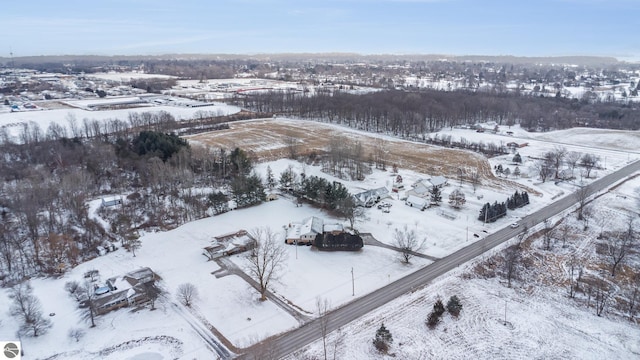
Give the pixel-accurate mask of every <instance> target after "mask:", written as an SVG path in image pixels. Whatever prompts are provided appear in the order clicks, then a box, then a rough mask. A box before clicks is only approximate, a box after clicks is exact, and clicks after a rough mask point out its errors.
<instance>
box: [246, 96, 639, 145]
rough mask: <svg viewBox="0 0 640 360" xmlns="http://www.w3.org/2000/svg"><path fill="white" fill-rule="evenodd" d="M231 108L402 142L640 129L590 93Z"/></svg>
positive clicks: (321, 99)
mask: <svg viewBox="0 0 640 360" xmlns="http://www.w3.org/2000/svg"><path fill="white" fill-rule="evenodd" d="M235 104H237V105H239V106H243V107H245V108H249V109H254V110H256V111H260V112H272V113H278V114H283V115H287V116H293V117H299V118H305V119H320V120H321V121H328V122H332V123H339V124H343V125H347V126H350V127H353V128H357V129H362V130H366V131H371V132H382V133H390V134H394V135H396V136H401V137H405V138H409V137H415V138H424V136H425V134H427V133H430V132H435V131H438V130H440V129H442V128H446V127H452V126H460V125H473V124H476V123H480V122H487V121H494V122H496V123H497V124H498V125H508V126H510V125H514V124H520V125H521V126H522V127H523V128H525V129H527V130H529V131H548V130H552V129H566V128H570V127H575V126H589V127H601V128H611V129H627V130H637V129H640V109H638V108H637V106H635V105H634V104H633V103H631V104H620V103H614V102H598V101H590V100H589V95H588V94H587V95H586V96H585V98H583V99H580V100H578V99H567V98H563V97H560V96H557V97H541V96H528V95H520V94H518V93H500V92H492V91H488V92H482V91H478V92H472V91H464V90H460V91H449V92H447V91H437V90H428V89H425V90H419V91H399V90H384V91H376V92H370V93H367V94H353V93H350V92H347V91H340V90H337V91H322V90H320V91H318V92H317V93H315V94H313V95H307V94H305V93H296V92H282V91H273V92H269V93H263V94H253V95H246V96H242V97H240V96H238V97H236V98H235Z"/></svg>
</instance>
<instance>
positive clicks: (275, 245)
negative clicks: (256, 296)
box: [247, 227, 287, 301]
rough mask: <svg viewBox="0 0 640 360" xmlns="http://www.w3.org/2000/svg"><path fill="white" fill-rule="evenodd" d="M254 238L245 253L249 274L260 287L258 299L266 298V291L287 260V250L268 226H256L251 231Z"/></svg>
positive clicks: (263, 299)
mask: <svg viewBox="0 0 640 360" xmlns="http://www.w3.org/2000/svg"><path fill="white" fill-rule="evenodd" d="M251 236H252V237H253V239H254V240H255V242H256V243H255V246H253V247H252V249H251V251H249V253H248V255H247V260H249V266H248V268H247V271H248V273H249V275H250V276H251V277H252V278H253V279H254V280H256V281H257V282H258V285H259V287H260V289H259V291H260V300H261V301H265V300H267V291H268V290H269V287H270V286H271V282H272V281H274V280H276V279H278V277H279V275H280V272H281V271H282V269H283V268H284V265H285V262H286V260H287V252H286V251H285V248H284V247H283V246H282V242H281V241H278V236H277V234H276V233H274V232H273V231H272V230H271V229H270V228H268V227H263V228H256V229H254V230H252V231H251Z"/></svg>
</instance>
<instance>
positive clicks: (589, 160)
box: [580, 154, 600, 179]
mask: <svg viewBox="0 0 640 360" xmlns="http://www.w3.org/2000/svg"><path fill="white" fill-rule="evenodd" d="M599 162H600V158H599V157H598V156H596V155H593V154H584V155H582V157H581V158H580V166H582V167H583V168H584V171H585V177H586V178H587V179H588V178H589V177H590V176H591V170H593V169H594V168H595V167H597V166H598V163H599Z"/></svg>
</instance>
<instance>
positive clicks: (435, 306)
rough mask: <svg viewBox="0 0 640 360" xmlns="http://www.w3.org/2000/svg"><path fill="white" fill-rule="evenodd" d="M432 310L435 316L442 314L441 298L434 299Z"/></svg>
mask: <svg viewBox="0 0 640 360" xmlns="http://www.w3.org/2000/svg"><path fill="white" fill-rule="evenodd" d="M433 312H434V313H435V314H436V315H437V316H442V314H444V304H443V303H442V300H440V299H438V300H436V302H435V304H433Z"/></svg>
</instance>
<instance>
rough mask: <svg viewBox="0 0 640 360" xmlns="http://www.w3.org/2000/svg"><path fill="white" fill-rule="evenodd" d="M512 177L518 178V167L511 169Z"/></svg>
mask: <svg viewBox="0 0 640 360" xmlns="http://www.w3.org/2000/svg"><path fill="white" fill-rule="evenodd" d="M513 176H516V177H519V176H520V168H519V167H518V166H516V168H515V169H513Z"/></svg>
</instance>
